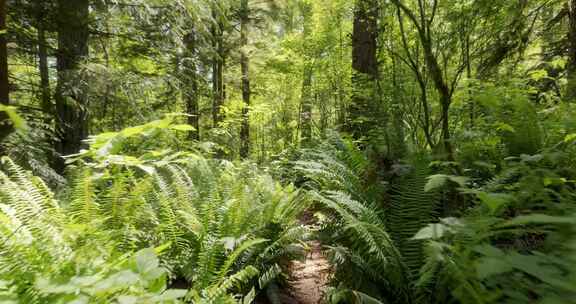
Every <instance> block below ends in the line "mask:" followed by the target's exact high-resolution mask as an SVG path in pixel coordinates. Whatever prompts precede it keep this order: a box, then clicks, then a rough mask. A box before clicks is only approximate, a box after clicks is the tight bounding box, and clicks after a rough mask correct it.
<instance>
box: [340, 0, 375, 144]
mask: <svg viewBox="0 0 576 304" xmlns="http://www.w3.org/2000/svg"><path fill="white" fill-rule="evenodd" d="M378 6H379V4H378V1H377V0H358V1H356V5H355V8H354V24H353V31H352V86H353V88H352V89H353V92H352V104H351V106H350V109H349V117H348V123H347V126H346V130H347V131H348V132H350V133H351V134H352V136H353V137H354V138H356V139H358V138H360V137H362V136H363V135H365V134H366V131H367V130H368V128H369V127H370V126H371V115H370V114H371V113H372V111H371V108H372V104H373V103H374V102H375V100H374V97H375V96H376V95H377V94H376V93H377V92H376V91H377V81H378V58H377V51H378V44H377V40H378V13H379V7H378Z"/></svg>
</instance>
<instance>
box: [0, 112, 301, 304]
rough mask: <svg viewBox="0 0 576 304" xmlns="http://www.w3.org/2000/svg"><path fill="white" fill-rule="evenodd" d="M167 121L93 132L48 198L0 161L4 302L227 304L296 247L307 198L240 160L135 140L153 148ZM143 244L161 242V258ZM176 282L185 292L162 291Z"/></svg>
mask: <svg viewBox="0 0 576 304" xmlns="http://www.w3.org/2000/svg"><path fill="white" fill-rule="evenodd" d="M167 130H177V131H178V130H187V128H186V127H183V126H181V125H174V124H173V122H172V120H171V118H168V119H167V120H162V121H157V122H153V123H150V124H147V125H144V126H140V127H134V128H130V129H127V130H123V131H121V132H118V133H107V134H102V135H99V136H95V137H93V138H91V140H90V142H91V143H92V145H91V147H90V149H89V150H86V151H85V152H83V153H81V154H80V155H77V156H74V157H73V158H72V159H71V160H70V161H71V162H73V163H74V164H75V167H76V169H74V172H73V174H72V176H73V177H72V179H71V182H70V185H71V186H70V187H69V189H67V190H66V191H64V192H63V193H62V194H60V195H59V196H58V198H56V197H55V195H54V194H53V193H52V191H51V190H50V189H49V188H48V187H47V186H46V185H45V184H44V183H43V182H42V180H40V179H39V178H37V177H34V176H32V175H31V174H29V173H27V172H25V171H23V170H22V169H21V168H20V167H18V166H17V165H15V164H14V163H13V162H12V161H11V160H10V159H7V158H5V159H4V163H5V167H6V172H7V173H0V197H2V202H3V203H2V204H1V205H0V210H1V211H0V219H1V220H0V237H1V238H2V243H1V245H0V277H2V290H3V294H5V298H6V299H10V300H13V301H18V302H17V303H46V302H49V303H88V302H90V303H110V302H114V301H116V302H118V303H122V304H124V303H156V302H163V303H170V302H174V301H177V299H179V298H183V297H184V296H185V298H187V299H189V300H192V301H194V302H195V303H203V302H206V303H212V302H214V301H217V302H219V303H229V302H235V301H236V300H235V299H236V298H235V297H233V295H236V294H238V295H243V296H248V298H250V297H253V296H254V294H255V291H256V289H261V288H265V287H266V284H267V283H268V282H269V281H270V280H272V279H274V276H275V275H277V274H278V269H279V267H278V264H279V262H280V260H281V259H282V258H285V257H287V256H291V255H295V254H299V252H300V250H299V248H300V247H299V245H298V243H299V241H300V240H301V239H302V238H303V237H304V236H305V232H306V228H305V227H302V226H300V225H299V223H298V222H297V220H296V219H297V216H298V215H299V213H300V212H301V211H302V210H303V209H304V208H306V198H305V196H303V195H302V194H300V192H299V191H298V190H296V189H294V187H292V186H286V187H283V186H281V185H279V184H278V183H276V182H274V181H273V180H272V178H271V177H269V176H267V175H265V174H262V173H261V172H260V170H258V169H257V168H256V167H254V166H253V165H251V164H249V163H246V164H239V165H235V164H232V163H229V162H226V161H219V160H212V159H208V158H205V157H203V156H202V155H201V154H199V153H197V152H182V153H172V152H170V151H155V150H152V149H151V150H148V151H145V152H144V153H142V152H139V151H138V150H137V149H134V144H137V142H138V141H145V142H149V143H152V145H150V146H149V147H154V145H153V143H154V138H155V137H156V136H159V134H162V133H165V132H166V131H167ZM125 153H129V154H125ZM145 248H161V250H158V251H159V253H161V254H160V255H159V260H158V259H157V258H156V257H155V255H154V254H153V251H152V250H151V249H145ZM134 252H137V253H136V254H135V255H133V254H132V253H134ZM131 256H134V257H133V258H132V257H131ZM175 280H177V281H182V280H184V281H185V282H186V284H185V287H186V288H187V289H189V290H187V291H185V292H183V291H180V290H172V289H166V288H167V287H166V286H167V285H170V284H171V282H172V281H175ZM74 301H76V302H74ZM247 301H249V300H247Z"/></svg>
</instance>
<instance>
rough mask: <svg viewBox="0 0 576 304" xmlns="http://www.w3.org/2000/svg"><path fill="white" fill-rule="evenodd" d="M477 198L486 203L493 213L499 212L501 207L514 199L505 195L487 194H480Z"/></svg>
mask: <svg viewBox="0 0 576 304" xmlns="http://www.w3.org/2000/svg"><path fill="white" fill-rule="evenodd" d="M477 197H478V198H479V199H480V201H482V203H484V204H485V205H486V206H488V208H490V211H492V213H494V212H496V211H498V209H500V207H502V206H504V205H506V204H508V203H509V202H510V201H511V200H513V199H514V196H512V195H510V194H504V193H487V192H478V193H477Z"/></svg>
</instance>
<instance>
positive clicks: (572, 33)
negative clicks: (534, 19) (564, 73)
mask: <svg viewBox="0 0 576 304" xmlns="http://www.w3.org/2000/svg"><path fill="white" fill-rule="evenodd" d="M568 1H569V2H568V16H569V17H568V18H569V22H568V25H569V28H568V52H569V53H568V67H567V70H568V88H567V92H566V100H568V101H571V102H576V0H568Z"/></svg>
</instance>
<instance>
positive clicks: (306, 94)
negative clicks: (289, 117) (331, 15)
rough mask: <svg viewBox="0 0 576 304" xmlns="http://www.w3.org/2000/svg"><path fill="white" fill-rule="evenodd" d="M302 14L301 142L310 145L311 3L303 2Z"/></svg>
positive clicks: (303, 144)
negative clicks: (303, 46)
mask: <svg viewBox="0 0 576 304" xmlns="http://www.w3.org/2000/svg"><path fill="white" fill-rule="evenodd" d="M302 15H303V17H304V30H303V40H304V45H305V52H306V54H305V57H306V58H305V59H304V71H303V81H302V96H301V101H300V128H301V130H300V143H301V145H302V146H305V147H306V146H309V145H310V143H311V142H312V73H313V65H312V58H311V55H310V48H311V46H310V43H308V39H309V38H310V34H311V31H312V29H311V20H310V19H311V17H312V8H311V7H310V4H303V6H302Z"/></svg>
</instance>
